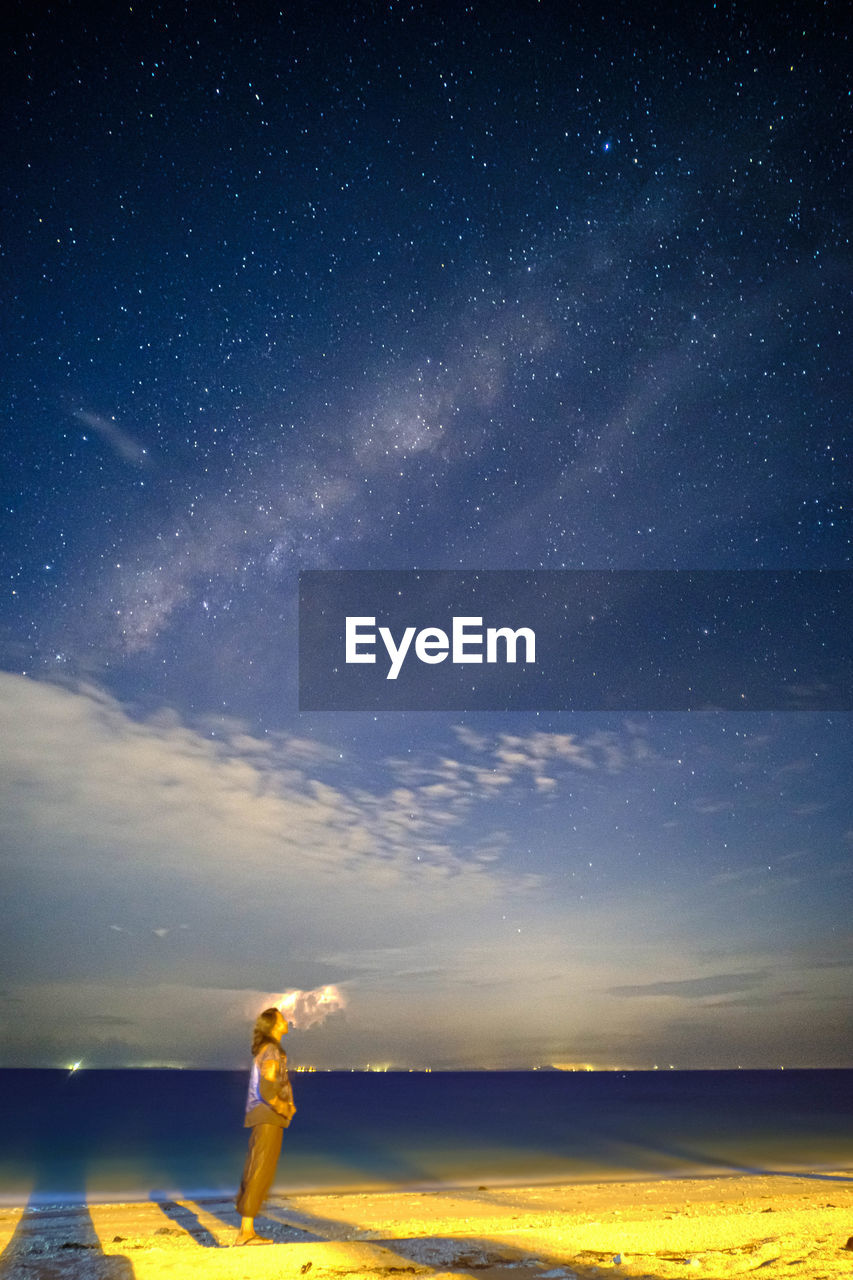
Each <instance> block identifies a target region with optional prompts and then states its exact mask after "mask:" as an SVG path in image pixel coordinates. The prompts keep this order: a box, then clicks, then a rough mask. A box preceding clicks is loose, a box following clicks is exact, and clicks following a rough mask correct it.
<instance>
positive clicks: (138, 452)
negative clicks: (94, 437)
mask: <svg viewBox="0 0 853 1280" xmlns="http://www.w3.org/2000/svg"><path fill="white" fill-rule="evenodd" d="M74 417H75V418H76V419H77V420H78V422H82V423H83V424H84V425H85V426H87V427H90V428H91V429H92V431H95V432H97V434H98V435H99V436H100V437H101V439H102V440H103V441H104V442H105V443H106V444H108V445H109V446H110V448H111V449H112V451H113V453H115V454H116V455H117V456H118V457H119V458H121V459H122V460H123V461H124V462H129V463H130V464H131V465H132V466H134V467H149V466H150V465H151V459H150V458H149V456H148V450H147V449H145V448H143V447H142V445H141V444H139V443H138V442H137V441H136V440H134V438H133V436H131V435H130V434H129V433H128V432H127V431H125V430H123V429H122V428H121V427H120V426H119V425H118V423H117V422H116V420H115V418H104V417H102V416H101V414H99V413H89V411H88V410H86V409H77V410H76V411H75V413H74Z"/></svg>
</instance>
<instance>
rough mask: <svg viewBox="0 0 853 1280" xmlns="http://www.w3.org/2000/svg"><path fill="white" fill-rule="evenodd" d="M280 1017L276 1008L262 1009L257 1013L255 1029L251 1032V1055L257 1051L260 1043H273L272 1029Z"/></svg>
mask: <svg viewBox="0 0 853 1280" xmlns="http://www.w3.org/2000/svg"><path fill="white" fill-rule="evenodd" d="M280 1017H281V1014H280V1013H279V1011H278V1009H264V1011H263V1013H260V1014H258V1018H257V1021H256V1022H255V1030H254V1032H253V1033H252V1057H253V1058H254V1056H255V1054H256V1053H257V1052H258V1050H259V1049H260V1047H261V1045H262V1044H265V1043H267V1042H269V1043H270V1044H275V1040H273V1038H272V1029H273V1027H274V1026H275V1024H276V1022H277V1020H278V1019H279V1018H280Z"/></svg>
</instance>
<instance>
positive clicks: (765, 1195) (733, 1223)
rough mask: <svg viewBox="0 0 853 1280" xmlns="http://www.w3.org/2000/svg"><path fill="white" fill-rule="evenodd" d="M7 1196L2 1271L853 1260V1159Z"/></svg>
mask: <svg viewBox="0 0 853 1280" xmlns="http://www.w3.org/2000/svg"><path fill="white" fill-rule="evenodd" d="M236 1226H237V1216H236V1212H235V1210H234V1206H233V1202H232V1201H231V1200H230V1199H226V1198H225V1197H220V1198H216V1199H206V1200H200V1201H195V1200H188V1199H185V1200H163V1201H157V1202H154V1201H147V1202H127V1203H91V1204H86V1205H69V1206H63V1205H39V1206H37V1207H31V1208H26V1207H24V1206H18V1207H11V1206H10V1207H3V1208H2V1209H0V1276H2V1277H3V1280H33V1278H35V1277H38V1278H39V1280H42V1278H43V1280H65V1278H67V1280H78V1278H79V1280H106V1278H109V1280H161V1277H162V1278H163V1280H195V1277H199V1276H204V1277H209V1278H210V1280H244V1278H246V1280H248V1278H250V1277H258V1278H260V1280H274V1278H276V1277H290V1276H299V1277H302V1276H310V1280H326V1278H327V1277H328V1280H333V1278H337V1277H344V1276H348V1275H358V1276H363V1277H366V1278H367V1280H374V1278H376V1280H379V1278H380V1277H383V1278H384V1277H392V1276H405V1275H410V1276H418V1277H420V1276H422V1277H429V1278H430V1280H432V1278H435V1277H450V1276H459V1277H472V1276H473V1277H476V1278H477V1280H503V1278H504V1277H506V1280H572V1278H573V1277H576V1278H577V1280H589V1278H591V1277H594V1276H598V1277H600V1276H604V1275H612V1276H614V1277H616V1276H625V1277H632V1278H634V1280H640V1278H641V1277H645V1278H646V1280H669V1278H670V1277H681V1276H696V1277H703V1278H705V1280H713V1278H719V1280H723V1278H724V1277H729V1276H740V1275H746V1274H748V1273H751V1272H758V1273H760V1275H761V1276H762V1277H766V1278H767V1280H778V1278H781V1277H782V1276H785V1277H791V1278H793V1280H822V1278H823V1277H836V1276H849V1275H850V1274H851V1273H853V1250H849V1249H847V1248H846V1247H845V1246H846V1244H847V1241H848V1239H850V1237H851V1236H853V1171H851V1170H837V1171H833V1172H828V1173H827V1172H824V1173H820V1174H804V1175H787V1174H770V1175H761V1176H749V1177H714V1178H695V1179H666V1180H659V1181H631V1182H599V1183H587V1184H572V1185H568V1184H560V1185H534V1186H531V1185H527V1186H514V1187H510V1186H500V1185H497V1186H493V1187H489V1186H487V1185H481V1186H478V1187H476V1188H450V1187H432V1188H429V1189H426V1190H400V1189H394V1190H380V1191H359V1192H354V1191H347V1192H342V1193H332V1192H321V1193H316V1192H315V1193H311V1194H288V1195H286V1196H285V1195H280V1194H274V1195H273V1196H272V1197H271V1198H270V1200H269V1201H268V1203H267V1206H266V1208H265V1211H264V1213H263V1215H262V1216H259V1217H258V1220H257V1224H256V1226H257V1229H258V1230H259V1231H260V1232H262V1233H263V1234H264V1235H267V1236H269V1237H271V1238H272V1239H273V1240H274V1243H273V1244H270V1245H263V1246H259V1247H250V1248H234V1247H232V1246H231V1242H232V1240H233V1239H234V1236H235V1234H236Z"/></svg>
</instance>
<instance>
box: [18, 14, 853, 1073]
mask: <svg viewBox="0 0 853 1280" xmlns="http://www.w3.org/2000/svg"><path fill="white" fill-rule="evenodd" d="M768 9H769V7H768ZM14 12H15V15H16V18H15V25H14V30H13V34H12V36H11V38H10V39H9V40H8V41H7V42H6V47H5V56H4V71H3V78H2V95H3V98H4V111H3V118H4V121H5V124H4V133H3V146H2V180H3V187H4V200H3V205H4V210H5V214H4V218H3V233H2V266H3V287H2V297H3V343H2V355H0V360H2V376H1V377H0V395H1V396H2V404H3V418H2V444H0V457H2V462H0V485H1V486H2V525H0V548H2V564H3V573H2V584H3V589H2V597H0V599H2V606H0V609H1V610H2V611H0V699H2V728H0V786H2V794H0V808H2V814H3V817H2V825H3V891H4V910H3V916H4V919H3V930H2V944H0V945H2V978H0V1062H2V1063H3V1064H5V1065H59V1064H65V1063H70V1062H73V1061H76V1060H82V1061H83V1063H84V1064H86V1065H111V1066H112V1065H116V1066H120V1065H152V1064H163V1063H169V1064H182V1065H188V1066H237V1065H241V1063H243V1062H244V1061H245V1058H246V1053H247V1040H248V1028H249V1026H250V1023H251V1020H252V1018H253V1017H254V1015H255V1014H256V1013H257V1012H258V1011H259V1009H260V1008H262V1007H264V1004H265V1003H268V1002H269V999H270V998H272V997H273V996H278V995H281V994H283V993H284V992H286V991H290V990H301V991H311V990H314V989H316V988H319V987H323V986H326V985H333V986H335V987H336V988H337V992H338V995H339V998H340V999H339V1006H344V1007H337V1008H334V1009H333V1011H332V1012H331V1013H330V1014H329V1016H328V1017H326V1018H325V1019H324V1020H323V1021H320V1020H319V1018H318V1019H317V1020H316V1021H315V1022H314V1025H311V1026H303V1029H302V1030H301V1031H299V1032H295V1033H294V1034H293V1035H292V1037H291V1043H290V1044H289V1049H290V1053H291V1057H292V1060H293V1061H294V1062H297V1063H299V1062H301V1063H316V1064H318V1065H322V1066H349V1065H360V1064H364V1063H367V1062H371V1063H374V1064H376V1063H386V1064H387V1063H390V1064H395V1065H399V1066H418V1065H432V1066H435V1067H441V1066H469V1067H470V1066H491V1067H500V1066H532V1065H536V1064H547V1063H571V1062H589V1063H593V1064H596V1065H600V1066H625V1067H630V1066H634V1067H650V1066H652V1065H654V1064H658V1065H660V1066H668V1065H669V1064H670V1063H673V1064H675V1065H676V1066H680V1067H708V1066H720V1067H726V1066H737V1065H743V1066H776V1065H788V1066H797V1065H802V1066H808V1065H813V1066H836V1065H839V1066H840V1065H847V1066H850V1065H853V1049H851V1041H850V1032H849V1028H850V1025H851V1013H853V1009H851V1001H850V990H851V981H850V978H851V964H853V947H851V940H853V930H852V929H851V925H850V909H849V907H850V869H851V853H853V809H852V808H851V785H850V777H851V772H853V737H851V717H850V714H849V713H841V712H835V713H833V712H830V713H823V712H821V713H817V712H814V713H811V712H809V713H806V712H782V711H776V712H774V711H769V712H765V713H760V714H759V713H740V712H725V713H722V712H721V713H695V712H694V713H688V712H683V713H682V712H671V713H669V712H668V713H660V712H658V713H652V712H644V711H640V712H635V713H631V714H630V715H626V714H615V713H604V712H601V713H598V712H589V713H587V712H584V713H570V712H547V711H544V710H543V711H541V712H540V713H538V714H537V713H536V712H499V711H496V712H489V713H485V712H478V713H473V712H472V713H464V712H463V713H455V714H450V713H441V712H409V713H400V712H397V713H394V712H387V713H382V714H377V715H373V714H369V713H355V712H354V713H343V712H341V713H334V712H327V713H314V714H308V713H302V714H300V713H299V711H298V709H297V651H296V626H297V609H296V599H297V574H298V572H299V571H300V570H303V569H317V568H320V569H324V568H326V569H331V568H343V569H410V568H414V567H418V568H431V569H474V568H483V569H597V570H603V569H728V570H732V569H768V568H772V569H841V568H847V567H850V564H851V554H850V553H851V525H850V505H851V484H850V465H849V454H848V453H847V451H846V448H845V430H846V428H847V426H848V422H849V411H850V374H849V369H850V359H849V328H848V327H847V324H848V322H847V321H846V318H845V316H844V310H845V304H846V303H847V301H848V298H849V291H850V284H851V279H853V271H851V259H850V256H849V245H848V239H847V236H848V232H849V221H848V219H849V208H850V203H849V191H848V190H846V184H845V167H846V162H847V160H848V157H849V154H850V140H851V129H850V115H849V100H850V99H849V85H848V82H847V78H846V69H847V67H848V66H849V46H848V42H847V39H846V29H845V21H844V17H843V15H844V8H843V6H842V5H840V4H817V3H813V4H803V5H800V6H788V5H785V4H784V3H783V4H782V5H781V6H780V7H778V8H776V9H775V10H774V11H773V12H772V13H770V12H768V11H763V10H762V8H761V7H760V6H749V5H738V6H730V5H713V4H711V3H709V2H708V0H703V2H702V3H694V4H689V5H684V6H683V7H680V8H679V7H678V6H664V5H660V4H647V5H642V6H640V5H629V4H613V5H598V6H594V5H591V4H571V3H566V4H558V3H550V2H543V3H541V4H533V3H529V2H521V3H516V4H513V5H500V4H494V3H489V4H485V3H483V4H481V3H476V4H470V5H464V6H463V5H459V6H450V5H447V6H443V7H442V6H433V5H429V4H420V3H415V4H397V3H393V2H392V3H387V4H384V5H378V4H377V5H373V4H371V5H368V4H342V3H341V4H338V3H335V4H329V5H318V4H316V3H315V4H311V5H297V4H283V5H280V6H279V5H248V4H233V3H232V4H225V3H221V2H216V0H213V2H212V3H205V4H195V5H192V6H188V8H187V9H186V11H185V10H184V8H183V7H182V6H179V5H169V4H162V5H151V4H148V3H141V4H138V5H137V4H134V5H132V6H130V5H127V4H117V5H113V6H94V5H91V4H86V3H80V4H69V3H62V2H60V3H55V4H51V5H48V4H41V3H35V4H18V5H16V6H14ZM848 438H849V437H848ZM303 1003H305V1004H306V1005H307V1004H310V1002H303ZM307 1021H308V1022H311V1021H312V1019H311V1018H310V1017H308V1018H307Z"/></svg>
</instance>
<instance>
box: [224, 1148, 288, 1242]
mask: <svg viewBox="0 0 853 1280" xmlns="http://www.w3.org/2000/svg"><path fill="white" fill-rule="evenodd" d="M283 1132H284V1131H283V1130H282V1129H280V1128H279V1126H278V1125H277V1124H256V1125H253V1126H252V1130H251V1134H250V1137H249V1152H248V1155H247V1156H246V1164H245V1167H244V1169H243V1179H242V1181H241V1183H240V1190H239V1192H238V1194H237V1212H238V1213H239V1214H240V1217H241V1219H242V1221H241V1224H240V1231H239V1233H238V1235H237V1240H236V1241H235V1243H236V1244H243V1243H245V1241H246V1240H249V1239H251V1237H252V1236H254V1234H255V1215H256V1214H257V1213H258V1211H259V1210H260V1207H261V1205H262V1204H263V1202H264V1200H265V1199H266V1197H267V1193H268V1192H269V1189H270V1187H271V1186H272V1184H273V1179H274V1178H275V1171H276V1166H277V1164H278V1157H279V1153H280V1152H281V1139H282V1134H283Z"/></svg>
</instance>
